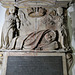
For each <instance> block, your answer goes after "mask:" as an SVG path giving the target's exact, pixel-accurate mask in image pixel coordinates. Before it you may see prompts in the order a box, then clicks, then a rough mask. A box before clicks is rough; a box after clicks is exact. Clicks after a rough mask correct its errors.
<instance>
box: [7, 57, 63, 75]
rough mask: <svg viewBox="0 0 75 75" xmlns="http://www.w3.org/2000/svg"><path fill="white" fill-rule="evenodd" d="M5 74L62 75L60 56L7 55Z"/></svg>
mask: <svg viewBox="0 0 75 75" xmlns="http://www.w3.org/2000/svg"><path fill="white" fill-rule="evenodd" d="M6 75H63V62H62V56H8V59H7V69H6Z"/></svg>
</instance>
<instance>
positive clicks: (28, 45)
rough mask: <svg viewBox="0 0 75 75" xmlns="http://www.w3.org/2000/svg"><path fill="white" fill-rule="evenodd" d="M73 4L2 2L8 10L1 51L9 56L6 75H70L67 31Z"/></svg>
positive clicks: (41, 0) (67, 1)
mask: <svg viewBox="0 0 75 75" xmlns="http://www.w3.org/2000/svg"><path fill="white" fill-rule="evenodd" d="M69 2H70V0H66V2H65V1H61V0H57V1H56V0H44V1H43V0H40V1H37V0H30V1H27V0H26V1H24V0H15V1H13V0H12V1H9V0H7V1H5V0H1V3H2V4H3V6H4V7H6V8H7V10H6V14H5V22H4V25H3V29H2V35H1V46H0V49H1V51H5V52H6V53H7V54H8V55H7V56H6V57H7V58H6V59H5V60H6V65H7V66H5V67H4V66H3V67H4V68H3V70H4V71H5V72H4V73H3V72H2V75H19V74H20V75H21V73H22V75H25V73H26V75H34V74H35V75H38V74H39V75H50V74H51V75H55V74H57V75H68V74H67V69H68V70H69V68H70V66H71V64H72V55H71V53H72V49H71V47H70V42H69V40H70V39H69V36H68V35H69V32H68V28H67V4H68V3H69ZM8 51H9V52H8ZM12 51H13V53H12ZM15 51H16V54H15ZM19 51H20V52H22V54H20V52H19ZM18 52H19V53H18ZM9 53H10V54H9ZM23 53H24V54H23ZM27 53H29V54H27ZM11 55H12V56H11ZM4 58H5V57H4ZM31 59H32V60H31ZM5 60H4V61H5ZM21 61H22V62H21ZM66 61H67V63H66ZM27 62H28V63H29V64H27ZM14 63H17V64H14ZM66 64H67V65H66ZM3 65H4V64H3ZM54 65H55V66H57V67H55V66H54ZM26 67H27V68H26ZM35 67H36V69H35ZM23 68H24V69H23ZM18 69H19V70H18ZM29 69H30V70H29ZM33 70H35V71H33Z"/></svg>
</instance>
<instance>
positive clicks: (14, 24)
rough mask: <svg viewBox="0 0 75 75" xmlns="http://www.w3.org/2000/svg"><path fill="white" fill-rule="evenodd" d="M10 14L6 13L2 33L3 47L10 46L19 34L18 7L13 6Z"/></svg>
mask: <svg viewBox="0 0 75 75" xmlns="http://www.w3.org/2000/svg"><path fill="white" fill-rule="evenodd" d="M8 13H9V15H6V18H5V22H4V25H3V28H2V35H1V48H5V49H6V48H8V46H9V44H10V42H11V41H12V39H13V38H14V37H15V36H18V35H19V33H18V29H19V28H20V25H19V22H20V21H19V18H18V15H17V14H18V8H17V7H15V6H12V7H10V8H9V11H8Z"/></svg>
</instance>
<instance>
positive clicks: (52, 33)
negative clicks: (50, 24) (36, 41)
mask: <svg viewBox="0 0 75 75" xmlns="http://www.w3.org/2000/svg"><path fill="white" fill-rule="evenodd" d="M55 38H56V33H55V31H53V30H51V31H49V32H47V33H46V34H45V40H46V41H47V42H52V41H54V40H55Z"/></svg>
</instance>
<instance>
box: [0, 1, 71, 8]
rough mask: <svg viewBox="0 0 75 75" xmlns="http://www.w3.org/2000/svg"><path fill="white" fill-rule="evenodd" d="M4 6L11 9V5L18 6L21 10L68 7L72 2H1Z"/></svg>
mask: <svg viewBox="0 0 75 75" xmlns="http://www.w3.org/2000/svg"><path fill="white" fill-rule="evenodd" d="M0 1H1V3H2V6H4V7H5V8H9V7H10V6H11V5H16V6H18V7H19V8H27V7H33V6H34V7H36V6H39V7H41V6H43V7H59V6H60V7H67V4H68V3H69V2H70V1H72V0H0Z"/></svg>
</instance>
